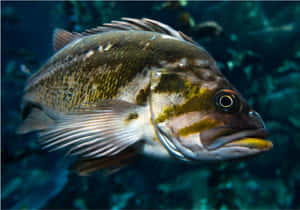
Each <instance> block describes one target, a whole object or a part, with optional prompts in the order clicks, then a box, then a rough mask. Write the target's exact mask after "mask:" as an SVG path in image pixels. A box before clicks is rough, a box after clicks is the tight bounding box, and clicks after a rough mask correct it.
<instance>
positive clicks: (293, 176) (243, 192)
mask: <svg viewBox="0 0 300 210" xmlns="http://www.w3.org/2000/svg"><path fill="white" fill-rule="evenodd" d="M1 7H2V8H1V23H2V25H1V35H2V36H1V88H2V89H1V99H2V103H1V105H2V107H1V140H2V141H1V157H2V159H1V161H2V164H1V169H2V174H1V175H2V176H1V191H2V193H1V203H2V208H5V209H24V208H25V209H38V208H44V209H75V208H76V209H107V208H110V209H124V208H126V209H132V208H133V209H144V208H147V209H149V208H151V209H158V208H162V209H211V208H218V209H219V208H221V209H297V208H298V209H299V208H300V165H299V161H300V156H299V153H300V132H299V131H300V114H299V113H300V83H299V81H300V39H299V37H300V33H299V29H300V18H299V16H300V3H299V2H227V1H226V2H188V3H187V4H185V2H184V1H181V2H172V3H170V2H98V1H97V2H93V1H91V2H84V1H80V2H76V1H66V2H63V1H60V2H9V1H1ZM121 17H132V18H142V17H147V18H153V19H155V20H159V21H161V22H163V23H166V24H169V25H171V26H173V27H174V28H175V29H178V30H181V31H183V32H185V33H187V34H188V35H190V36H192V37H193V39H194V40H196V41H197V42H198V43H200V44H201V45H202V46H204V47H205V48H206V49H207V50H208V51H209V52H210V54H211V55H212V56H213V57H214V58H215V59H216V60H217V62H218V64H219V66H220V68H221V70H222V72H223V73H224V74H225V75H226V76H227V78H228V79H229V80H230V81H231V82H232V83H233V84H234V85H235V87H237V88H238V89H239V90H240V92H241V93H243V95H244V96H245V97H246V98H247V100H248V101H249V103H250V104H251V105H252V106H253V107H254V108H255V109H256V110H257V111H258V112H259V113H260V114H261V115H262V117H263V119H264V120H265V122H266V125H267V127H268V129H269V131H270V138H269V139H270V140H272V142H273V144H274V148H273V149H272V150H271V151H270V152H267V153H265V154H263V155H260V156H258V157H255V158H251V159H249V160H244V161H238V162H226V163H218V164H204V165H200V166H197V165H186V164H183V165H177V164H173V163H168V162H161V161H157V160H152V159H147V158H145V159H143V160H139V161H137V162H136V163H134V164H132V165H130V166H129V167H127V168H125V169H123V170H122V171H120V172H119V173H115V174H113V175H111V176H107V175H105V174H102V173H98V174H95V175H93V176H88V177H80V176H77V175H76V174H75V173H70V172H69V171H68V167H69V165H70V160H69V159H68V158H64V157H63V156H61V155H60V154H56V153H48V152H47V151H44V150H41V149H40V146H39V145H38V144H37V143H36V140H37V137H36V135H35V134H27V135H23V136H22V135H17V134H16V133H15V130H16V127H17V125H18V124H19V123H20V121H21V114H20V112H21V108H20V104H21V96H22V90H23V87H24V84H25V81H26V78H27V77H26V75H24V74H23V73H22V72H21V71H20V70H19V67H20V65H21V64H25V65H26V66H27V67H28V68H29V69H31V70H32V71H36V70H37V69H38V68H39V67H40V66H41V65H42V64H43V63H44V62H45V61H46V60H47V58H49V57H50V56H51V55H52V54H53V49H52V34H53V30H54V29H55V28H64V29H67V30H71V31H82V30H84V29H88V28H93V27H95V26H98V25H101V24H102V23H105V22H110V21H111V20H119V19H120V18H121ZM204 21H215V23H216V24H218V25H219V26H220V28H221V29H220V31H219V32H220V33H219V32H218V33H217V31H216V28H211V29H210V30H208V31H207V32H206V33H204V34H203V33H200V32H199V31H198V30H197V27H198V24H200V23H202V22H204Z"/></svg>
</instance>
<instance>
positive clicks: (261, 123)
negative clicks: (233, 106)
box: [248, 111, 266, 128]
mask: <svg viewBox="0 0 300 210" xmlns="http://www.w3.org/2000/svg"><path fill="white" fill-rule="evenodd" d="M248 115H249V117H250V118H254V119H255V120H257V122H258V123H259V124H260V125H261V127H262V128H266V125H265V123H264V121H263V119H262V118H261V116H260V114H259V113H258V112H256V111H250V112H249V113H248Z"/></svg>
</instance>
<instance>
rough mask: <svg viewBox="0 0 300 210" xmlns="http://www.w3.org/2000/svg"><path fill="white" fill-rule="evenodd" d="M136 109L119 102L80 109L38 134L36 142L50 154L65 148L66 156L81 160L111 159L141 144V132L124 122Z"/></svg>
mask: <svg viewBox="0 0 300 210" xmlns="http://www.w3.org/2000/svg"><path fill="white" fill-rule="evenodd" d="M138 109H139V107H137V106H136V105H134V104H129V103H126V102H120V101H118V102H116V101H113V102H109V103H105V104H99V105H96V106H90V105H87V106H82V107H80V108H79V109H78V110H76V112H74V113H69V114H67V115H65V116H63V117H62V118H61V119H58V120H57V122H56V124H55V126H53V127H52V128H50V129H48V130H46V131H43V132H41V133H40V142H41V144H42V145H43V147H44V148H47V149H50V151H54V150H59V149H63V148H67V149H68V154H69V155H76V156H79V157H83V158H100V157H106V156H114V155H116V154H119V153H120V152H122V151H124V150H125V149H127V148H128V147H130V146H132V145H134V144H136V143H137V142H140V141H141V139H142V135H143V133H142V131H141V129H138V128H137V127H136V125H133V124H132V123H128V120H127V118H128V116H129V115H130V114H131V113H136V112H137V110H138Z"/></svg>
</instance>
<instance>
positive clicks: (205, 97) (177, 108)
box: [155, 86, 215, 123]
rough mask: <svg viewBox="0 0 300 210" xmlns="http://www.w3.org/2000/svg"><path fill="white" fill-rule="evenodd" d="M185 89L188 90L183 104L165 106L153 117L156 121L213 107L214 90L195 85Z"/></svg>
mask: <svg viewBox="0 0 300 210" xmlns="http://www.w3.org/2000/svg"><path fill="white" fill-rule="evenodd" d="M187 90H188V91H189V92H188V93H187V94H186V95H185V98H186V100H185V102H184V103H183V104H178V105H172V106H168V107H165V108H164V109H163V111H162V112H161V113H160V114H159V115H158V116H157V118H156V119H155V122H156V123H161V122H164V121H165V120H167V119H170V118H171V117H173V116H178V115H181V114H185V113H188V112H193V111H207V110H212V109H215V106H214V103H213V99H214V98H213V97H214V91H211V90H209V89H208V88H198V87H196V86H192V87H191V88H187Z"/></svg>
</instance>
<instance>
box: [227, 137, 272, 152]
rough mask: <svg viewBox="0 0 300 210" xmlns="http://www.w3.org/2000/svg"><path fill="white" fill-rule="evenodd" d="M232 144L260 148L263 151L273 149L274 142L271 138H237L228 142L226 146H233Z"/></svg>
mask: <svg viewBox="0 0 300 210" xmlns="http://www.w3.org/2000/svg"><path fill="white" fill-rule="evenodd" d="M232 146H239V147H247V148H249V149H258V150H261V151H268V150H270V149H272V147H273V144H272V142H271V141H269V140H265V139H259V138H242V139H238V140H235V141H233V142H230V143H227V144H225V145H224V147H232Z"/></svg>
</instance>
